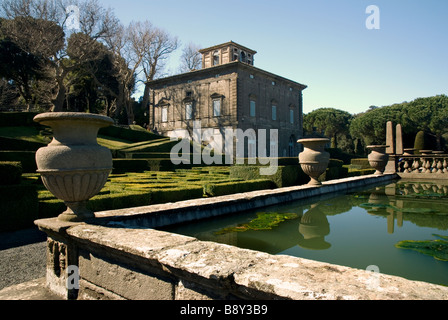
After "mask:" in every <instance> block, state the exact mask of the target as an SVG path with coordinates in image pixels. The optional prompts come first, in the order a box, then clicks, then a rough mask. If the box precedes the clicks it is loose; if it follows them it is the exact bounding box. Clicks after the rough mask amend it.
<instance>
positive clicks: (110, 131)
mask: <svg viewBox="0 0 448 320" xmlns="http://www.w3.org/2000/svg"><path fill="white" fill-rule="evenodd" d="M98 134H99V135H104V136H109V137H115V138H120V139H124V140H128V141H132V142H141V141H148V140H158V139H160V138H161V136H159V135H156V134H154V133H151V132H149V131H143V130H133V129H127V128H122V127H117V126H109V127H105V128H101V129H100V130H99V131H98Z"/></svg>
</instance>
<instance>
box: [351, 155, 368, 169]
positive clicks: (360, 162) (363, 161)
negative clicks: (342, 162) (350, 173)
mask: <svg viewBox="0 0 448 320" xmlns="http://www.w3.org/2000/svg"><path fill="white" fill-rule="evenodd" d="M350 168H352V169H371V168H372V167H371V166H370V163H369V159H367V158H358V159H352V161H351V165H350Z"/></svg>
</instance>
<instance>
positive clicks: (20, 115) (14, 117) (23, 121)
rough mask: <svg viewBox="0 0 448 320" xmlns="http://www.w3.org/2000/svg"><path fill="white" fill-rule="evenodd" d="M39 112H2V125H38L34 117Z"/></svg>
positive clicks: (0, 121) (0, 119)
mask: <svg viewBox="0 0 448 320" xmlns="http://www.w3.org/2000/svg"><path fill="white" fill-rule="evenodd" d="M37 114H38V113H37V112H0V126H2V127H20V126H28V125H35V126H38V124H37V123H36V122H34V121H33V118H34V117H35V116H36V115H37Z"/></svg>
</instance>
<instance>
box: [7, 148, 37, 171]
mask: <svg viewBox="0 0 448 320" xmlns="http://www.w3.org/2000/svg"><path fill="white" fill-rule="evenodd" d="M0 161H19V162H20V163H21V164H22V171H23V172H24V173H34V172H36V170H37V165H36V152H34V151H0Z"/></svg>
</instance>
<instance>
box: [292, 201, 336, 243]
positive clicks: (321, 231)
mask: <svg viewBox="0 0 448 320" xmlns="http://www.w3.org/2000/svg"><path fill="white" fill-rule="evenodd" d="M321 206H322V205H321V204H318V203H315V204H313V205H311V208H310V209H309V210H308V211H307V212H306V213H305V214H304V215H303V216H302V218H301V219H300V223H299V232H300V234H301V235H302V236H303V239H301V240H300V241H299V243H298V245H299V246H300V247H302V248H305V249H314V250H324V249H328V248H330V247H331V244H330V243H328V242H326V241H325V236H326V235H328V234H329V233H330V224H329V223H328V219H327V216H326V215H325V214H324V213H323V212H322V211H321V210H320V207H321Z"/></svg>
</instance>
